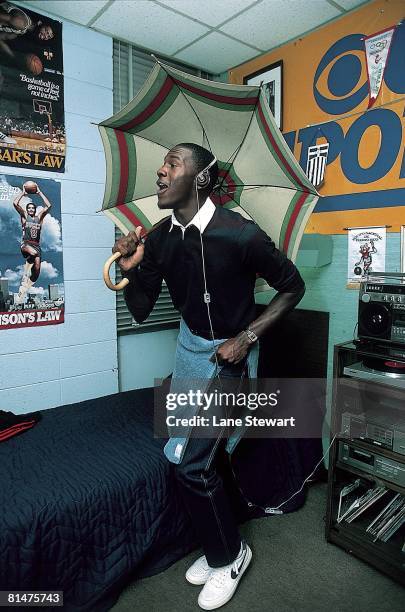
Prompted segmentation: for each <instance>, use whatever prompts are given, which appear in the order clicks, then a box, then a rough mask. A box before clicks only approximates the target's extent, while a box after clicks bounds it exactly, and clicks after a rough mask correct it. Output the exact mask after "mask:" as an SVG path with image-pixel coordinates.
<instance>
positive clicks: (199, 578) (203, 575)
mask: <svg viewBox="0 0 405 612" xmlns="http://www.w3.org/2000/svg"><path fill="white" fill-rule="evenodd" d="M211 572H212V568H211V567H210V566H209V565H208V563H207V559H206V558H205V556H204V555H203V556H202V557H199V558H198V559H197V561H194V563H193V565H191V567H189V568H188V570H187V572H186V580H187V581H188V582H189V583H190V584H205V583H206V582H207V580H208V578H209V575H210V574H211Z"/></svg>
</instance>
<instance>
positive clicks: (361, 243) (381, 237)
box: [347, 227, 387, 289]
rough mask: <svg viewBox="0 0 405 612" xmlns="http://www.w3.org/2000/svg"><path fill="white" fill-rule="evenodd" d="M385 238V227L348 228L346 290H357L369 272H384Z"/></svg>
mask: <svg viewBox="0 0 405 612" xmlns="http://www.w3.org/2000/svg"><path fill="white" fill-rule="evenodd" d="M386 236H387V230H386V227H356V228H349V241H348V250H349V252H348V271H347V282H348V288H350V289H354V288H358V287H359V283H360V282H361V280H362V278H363V277H365V276H367V274H368V273H369V272H385V250H386Z"/></svg>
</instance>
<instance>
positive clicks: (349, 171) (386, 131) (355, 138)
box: [340, 109, 402, 185]
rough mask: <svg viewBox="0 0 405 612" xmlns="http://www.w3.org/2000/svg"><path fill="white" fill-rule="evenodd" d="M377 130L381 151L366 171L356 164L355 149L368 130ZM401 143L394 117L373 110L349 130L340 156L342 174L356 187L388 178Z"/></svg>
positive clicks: (400, 127) (383, 111)
mask: <svg viewBox="0 0 405 612" xmlns="http://www.w3.org/2000/svg"><path fill="white" fill-rule="evenodd" d="M373 125H375V126H377V127H378V128H379V129H380V133H381V139H380V150H379V151H378V154H377V157H376V159H375V161H374V163H373V164H372V165H371V166H370V167H369V168H362V166H360V164H359V159H358V149H359V145H360V141H361V139H362V137H363V134H364V133H365V132H366V130H367V129H368V128H369V127H371V126H373ZM401 140H402V125H401V120H400V118H399V117H398V115H397V114H395V113H394V112H393V111H390V110H387V109H376V110H373V111H370V112H368V113H365V114H364V115H361V117H359V118H358V119H357V120H356V121H355V122H354V123H353V125H351V126H350V129H349V131H348V132H347V134H346V137H345V142H344V148H343V150H342V153H341V156H340V163H341V166H342V170H343V174H344V175H345V176H346V178H347V179H349V181H351V182H352V183H356V184H357V185H360V184H362V185H364V184H366V183H373V182H374V181H378V180H379V179H381V178H382V177H383V176H385V175H386V174H387V172H389V171H390V170H391V168H392V166H393V165H394V163H395V160H396V159H397V155H398V153H399V149H400V146H401Z"/></svg>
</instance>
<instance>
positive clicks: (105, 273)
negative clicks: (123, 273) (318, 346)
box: [103, 251, 129, 291]
mask: <svg viewBox="0 0 405 612" xmlns="http://www.w3.org/2000/svg"><path fill="white" fill-rule="evenodd" d="M120 257H121V253H119V252H118V251H117V252H116V253H113V254H112V255H110V257H109V258H108V259H107V261H106V262H105V264H104V268H103V278H104V282H105V284H106V285H107V287H108V288H109V289H111V291H121V289H124V287H126V286H127V285H128V283H129V280H128V279H127V278H123V279H122V281H120V282H119V283H117V284H116V285H114V283H113V282H112V280H111V278H110V268H111V266H112V264H113V263H114V261H117V259H119V258H120Z"/></svg>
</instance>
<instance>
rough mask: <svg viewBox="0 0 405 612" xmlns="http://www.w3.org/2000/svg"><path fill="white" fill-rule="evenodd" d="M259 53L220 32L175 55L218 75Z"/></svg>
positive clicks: (209, 35)
mask: <svg viewBox="0 0 405 612" xmlns="http://www.w3.org/2000/svg"><path fill="white" fill-rule="evenodd" d="M255 55H258V52H257V51H255V50H254V49H251V48H250V47H247V46H246V45H244V44H242V43H239V42H238V41H236V40H232V39H231V38H228V37H227V36H224V35H223V34H220V33H219V32H212V34H208V36H205V37H204V38H202V39H201V40H198V41H197V42H196V43H194V44H193V45H191V46H190V47H187V49H184V51H181V52H180V53H177V54H176V55H175V58H176V59H181V60H183V61H184V62H187V63H189V64H194V65H196V66H200V67H201V68H204V69H205V70H207V71H208V72H213V73H214V74H218V73H220V72H223V71H224V70H228V68H232V67H233V66H237V65H238V64H241V63H242V62H245V61H247V60H248V59H251V58H252V57H254V56H255Z"/></svg>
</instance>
